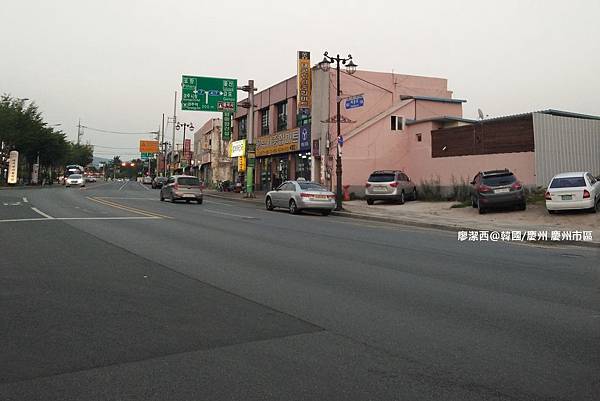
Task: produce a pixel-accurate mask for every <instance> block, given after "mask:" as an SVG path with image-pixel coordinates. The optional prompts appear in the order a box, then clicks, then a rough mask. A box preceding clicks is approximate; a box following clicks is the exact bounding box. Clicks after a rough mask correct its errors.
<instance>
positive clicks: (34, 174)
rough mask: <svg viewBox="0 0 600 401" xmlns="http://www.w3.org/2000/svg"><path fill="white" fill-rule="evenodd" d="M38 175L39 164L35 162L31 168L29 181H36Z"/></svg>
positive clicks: (34, 182) (35, 182)
mask: <svg viewBox="0 0 600 401" xmlns="http://www.w3.org/2000/svg"><path fill="white" fill-rule="evenodd" d="M39 175H40V165H39V164H37V163H36V164H34V165H33V168H32V170H31V183H32V184H37V183H38V181H39Z"/></svg>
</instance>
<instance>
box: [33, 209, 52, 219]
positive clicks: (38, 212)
mask: <svg viewBox="0 0 600 401" xmlns="http://www.w3.org/2000/svg"><path fill="white" fill-rule="evenodd" d="M31 210H33V211H34V212H36V213H37V214H39V215H40V216H44V217H45V218H47V219H49V220H54V217H52V216H50V215H48V214H46V213H44V212H42V211H41V210H40V209H38V208H35V207H32V208H31Z"/></svg>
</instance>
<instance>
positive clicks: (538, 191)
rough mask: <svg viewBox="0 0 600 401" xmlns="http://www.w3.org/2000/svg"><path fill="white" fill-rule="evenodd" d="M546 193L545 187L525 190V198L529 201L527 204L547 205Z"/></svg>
mask: <svg viewBox="0 0 600 401" xmlns="http://www.w3.org/2000/svg"><path fill="white" fill-rule="evenodd" d="M545 193H546V188H545V187H537V188H525V197H526V199H527V203H530V204H536V203H545V202H546V199H545V198H544V194H545Z"/></svg>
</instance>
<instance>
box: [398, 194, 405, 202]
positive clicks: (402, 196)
mask: <svg viewBox="0 0 600 401" xmlns="http://www.w3.org/2000/svg"><path fill="white" fill-rule="evenodd" d="M404 201H405V199H404V191H402V192H400V200H399V201H398V203H399V204H401V205H404Z"/></svg>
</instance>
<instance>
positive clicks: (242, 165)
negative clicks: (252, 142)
mask: <svg viewBox="0 0 600 401" xmlns="http://www.w3.org/2000/svg"><path fill="white" fill-rule="evenodd" d="M238 171H239V172H240V173H243V172H245V171H246V156H240V157H238Z"/></svg>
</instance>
